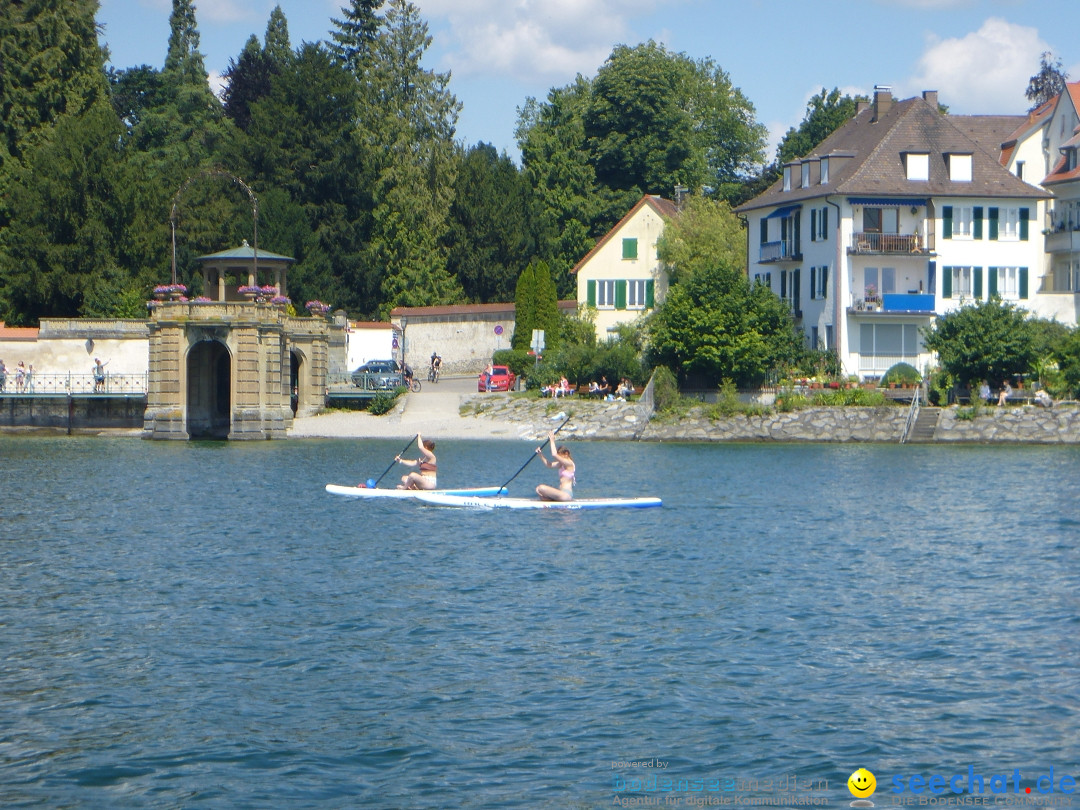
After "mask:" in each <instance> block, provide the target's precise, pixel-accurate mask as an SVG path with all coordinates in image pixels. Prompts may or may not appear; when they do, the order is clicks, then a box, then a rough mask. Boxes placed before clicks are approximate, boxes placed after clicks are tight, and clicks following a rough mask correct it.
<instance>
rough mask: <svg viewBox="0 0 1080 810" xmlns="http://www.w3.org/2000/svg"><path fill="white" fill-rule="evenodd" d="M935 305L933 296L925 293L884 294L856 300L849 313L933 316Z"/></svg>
mask: <svg viewBox="0 0 1080 810" xmlns="http://www.w3.org/2000/svg"><path fill="white" fill-rule="evenodd" d="M936 303H937V302H936V300H935V297H934V296H933V295H928V294H925V293H885V294H884V295H878V296H867V297H866V298H856V299H855V301H854V303H853V304H852V306H851V309H850V310H849V311H850V312H854V313H875V314H878V315H900V314H916V315H933V314H934V312H935V304H936Z"/></svg>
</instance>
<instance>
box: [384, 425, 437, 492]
mask: <svg viewBox="0 0 1080 810" xmlns="http://www.w3.org/2000/svg"><path fill="white" fill-rule="evenodd" d="M416 446H417V447H418V448H420V458H417V459H404V458H402V457H401V456H394V460H395V461H397V462H399V463H401V464H404V465H405V466H406V467H416V472H411V473H409V474H408V475H403V476H402V477H401V484H399V485H398V489H435V478H436V476H435V473H436V469H437V464H436V461H435V442H433V441H432V440H431V439H428V440H427V441H424V439H422V438H421V437H420V434H419V433H417V434H416Z"/></svg>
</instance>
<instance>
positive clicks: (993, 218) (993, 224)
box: [987, 208, 998, 240]
mask: <svg viewBox="0 0 1080 810" xmlns="http://www.w3.org/2000/svg"><path fill="white" fill-rule="evenodd" d="M987 213H988V214H989V215H990V239H992V240H993V239H997V238H998V209H997V208H988V209H987Z"/></svg>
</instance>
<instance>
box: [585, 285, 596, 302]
mask: <svg viewBox="0 0 1080 810" xmlns="http://www.w3.org/2000/svg"><path fill="white" fill-rule="evenodd" d="M585 291H586V292H585V303H587V304H588V305H589V306H590V307H594V308H595V307H596V281H595V280H594V279H590V280H589V281H586V282H585Z"/></svg>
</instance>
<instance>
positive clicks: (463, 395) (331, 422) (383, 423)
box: [288, 377, 532, 440]
mask: <svg viewBox="0 0 1080 810" xmlns="http://www.w3.org/2000/svg"><path fill="white" fill-rule="evenodd" d="M422 385H423V388H422V390H421V391H420V393H418V394H406V395H404V396H402V397H400V398H399V399H398V402H397V405H396V406H395V407H394V410H392V411H390V412H389V413H386V414H383V415H382V416H372V415H371V414H369V413H367V412H366V411H334V412H333V413H325V414H319V415H318V416H303V417H299V418H297V419H294V420H293V426H292V428H291V429H290V430H289V433H288V435H289V436H290V437H295V438H370V439H392V438H400V439H407V438H409V437H410V436H415V435H416V434H417V433H421V434H423V435H424V436H427V437H430V438H432V439H436V440H438V439H517V438H523V437H524V436H525V435H526V434H527V435H530V436H531V433H532V431H531V430H530V429H529V428H528V427H527V426H522V425H520V424H515V423H511V422H498V421H494V420H491V419H476V418H475V417H472V416H465V417H463V416H461V413H460V409H461V404H462V403H463V402H464V401H465V400H467V399H468V398H470V397H474V396H489V397H506V396H507V395H506V394H482V395H481V394H478V392H477V390H476V377H444V378H443V379H441V380H440V381H439V382H438V383H430V382H427V381H426V380H424V381H422Z"/></svg>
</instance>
